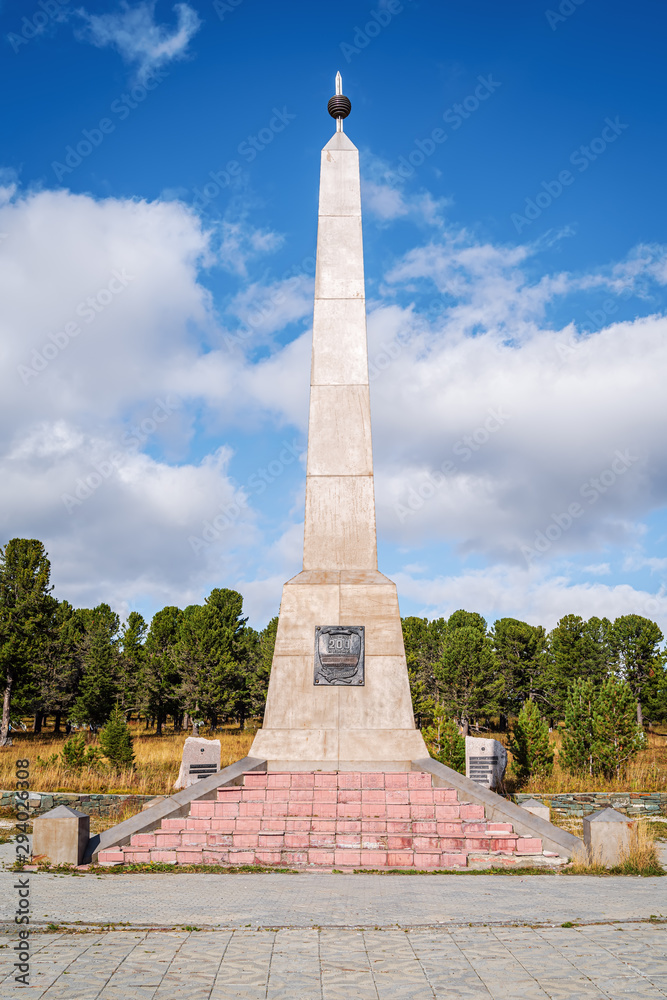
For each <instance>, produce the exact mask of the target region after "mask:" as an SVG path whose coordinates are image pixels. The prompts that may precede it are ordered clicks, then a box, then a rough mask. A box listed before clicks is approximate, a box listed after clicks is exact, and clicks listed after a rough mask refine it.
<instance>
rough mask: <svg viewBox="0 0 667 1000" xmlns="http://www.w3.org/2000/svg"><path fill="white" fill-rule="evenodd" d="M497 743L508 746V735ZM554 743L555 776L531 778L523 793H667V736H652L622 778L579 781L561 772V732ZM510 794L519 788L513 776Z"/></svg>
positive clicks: (500, 736)
mask: <svg viewBox="0 0 667 1000" xmlns="http://www.w3.org/2000/svg"><path fill="white" fill-rule="evenodd" d="M489 735H490V736H493V737H494V738H495V739H500V740H501V742H503V743H506V742H507V737H506V735H505V734H497V733H490V734H489ZM550 735H551V743H552V745H553V748H554V750H555V753H556V756H555V760H554V769H553V774H551V775H550V776H549V777H548V778H537V777H534V778H530V779H529V780H528V781H527V782H525V783H524V784H522V785H521V789H520V790H521V791H522V792H529V793H532V794H538V793H543V794H544V793H549V792H553V793H556V792H667V735H664V734H659V733H649V734H648V746H647V748H646V749H645V750H642V751H640V753H638V754H637V756H636V757H635V758H634V759H633V760H631V761H630V762H629V763H628V765H627V766H626V768H625V773H624V774H623V775H622V776H621V777H620V778H612V779H608V778H603V777H600V776H597V777H590V776H586V777H576V776H574V775H572V774H568V773H567V771H565V770H563V768H561V766H560V763H559V760H558V756H559V752H560V748H561V742H562V738H561V732H560V731H558V730H555V731H554V732H552V733H551V734H550ZM510 759H511V755H510ZM506 784H507V786H508V791H516V790H518V788H517V787H516V785H515V782H513V780H512V777H511V771H510V776H509V778H508V779H506Z"/></svg>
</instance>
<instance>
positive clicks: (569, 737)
mask: <svg viewBox="0 0 667 1000" xmlns="http://www.w3.org/2000/svg"><path fill="white" fill-rule="evenodd" d="M595 699H596V689H595V684H594V682H593V681H592V680H591V679H590V678H589V677H578V678H577V679H576V680H575V681H573V682H572V684H571V685H570V688H569V690H568V693H567V698H566V700H565V728H564V730H563V738H562V743H561V750H560V754H559V757H558V760H559V762H560V764H561V765H562V767H563V768H564V769H565V770H566V771H569V773H570V774H576V775H592V774H593V765H594V755H595V742H596V735H595Z"/></svg>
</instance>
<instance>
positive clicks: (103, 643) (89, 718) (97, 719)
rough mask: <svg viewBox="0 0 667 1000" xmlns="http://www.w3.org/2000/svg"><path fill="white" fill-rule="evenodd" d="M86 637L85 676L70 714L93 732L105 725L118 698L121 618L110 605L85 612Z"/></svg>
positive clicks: (83, 648)
mask: <svg viewBox="0 0 667 1000" xmlns="http://www.w3.org/2000/svg"><path fill="white" fill-rule="evenodd" d="M84 621H85V633H84V636H83V639H82V641H81V643H80V647H79V649H80V655H81V659H82V662H83V676H82V678H81V683H80V685H79V692H78V696H77V699H76V702H75V703H74V707H73V709H72V711H71V713H70V717H71V719H72V720H73V721H74V722H83V723H88V725H90V726H91V727H92V728H93V729H97V728H98V727H99V726H101V725H103V724H104V723H105V722H106V721H107V719H108V718H109V716H110V715H111V711H112V709H113V706H114V704H115V702H116V698H117V696H118V683H117V676H118V638H117V636H118V628H119V625H120V622H119V620H118V615H117V614H116V613H115V612H114V611H112V610H111V608H110V607H109V605H108V604H99V605H98V606H97V607H96V608H93V610H92V611H85V612H84Z"/></svg>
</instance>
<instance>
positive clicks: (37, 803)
mask: <svg viewBox="0 0 667 1000" xmlns="http://www.w3.org/2000/svg"><path fill="white" fill-rule="evenodd" d="M15 794H16V793H15V792H8V791H4V790H1V791H0V807H6V806H11V807H13V806H14V804H15V798H14V796H15ZM154 798H155V796H154V795H131V794H130V793H129V792H128V793H126V794H122V793H120V794H117V795H104V794H92V793H91V794H90V795H86V794H84V793H83V792H30V798H29V801H28V809H29V811H30V813H31V815H33V816H41V815H42V813H45V812H48V811H49V809H54V808H55V807H56V806H69V807H70V809H78V810H79V812H84V813H88V815H89V816H107V815H108V814H109V813H110V812H113V811H115V810H117V809H119V808H120V807H121V806H124V805H131V806H136V807H137V808H138V809H141V808H142V806H143V805H144V804H145V803H146V802H150V801H151V800H152V799H154Z"/></svg>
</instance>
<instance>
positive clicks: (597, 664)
mask: <svg viewBox="0 0 667 1000" xmlns="http://www.w3.org/2000/svg"><path fill="white" fill-rule="evenodd" d="M611 631H612V626H611V622H610V621H609V620H608V619H607V618H591V619H590V621H588V622H586V621H584V619H583V618H581V617H580V616H579V615H565V616H564V617H563V618H561V619H560V621H559V622H558V624H557V625H556V627H555V628H554V629H553V631H552V632H551V633H550V634H549V661H550V662H549V668H548V672H547V681H548V689H549V690H548V693H547V696H548V701H549V703H550V705H551V708H552V710H553V711H554V712H556V713H557V714H558V716H559V718H563V714H564V712H565V703H566V701H567V696H568V690H569V688H570V685H571V684H573V683H574V681H576V680H579V679H580V678H583V677H587V678H589V679H590V680H593V681H594V682H596V683H602V681H603V680H604V678H605V677H606V676H607V674H608V673H609V671H610V670H611V669H613V665H614V657H615V654H614V650H613V646H612V643H611Z"/></svg>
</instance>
